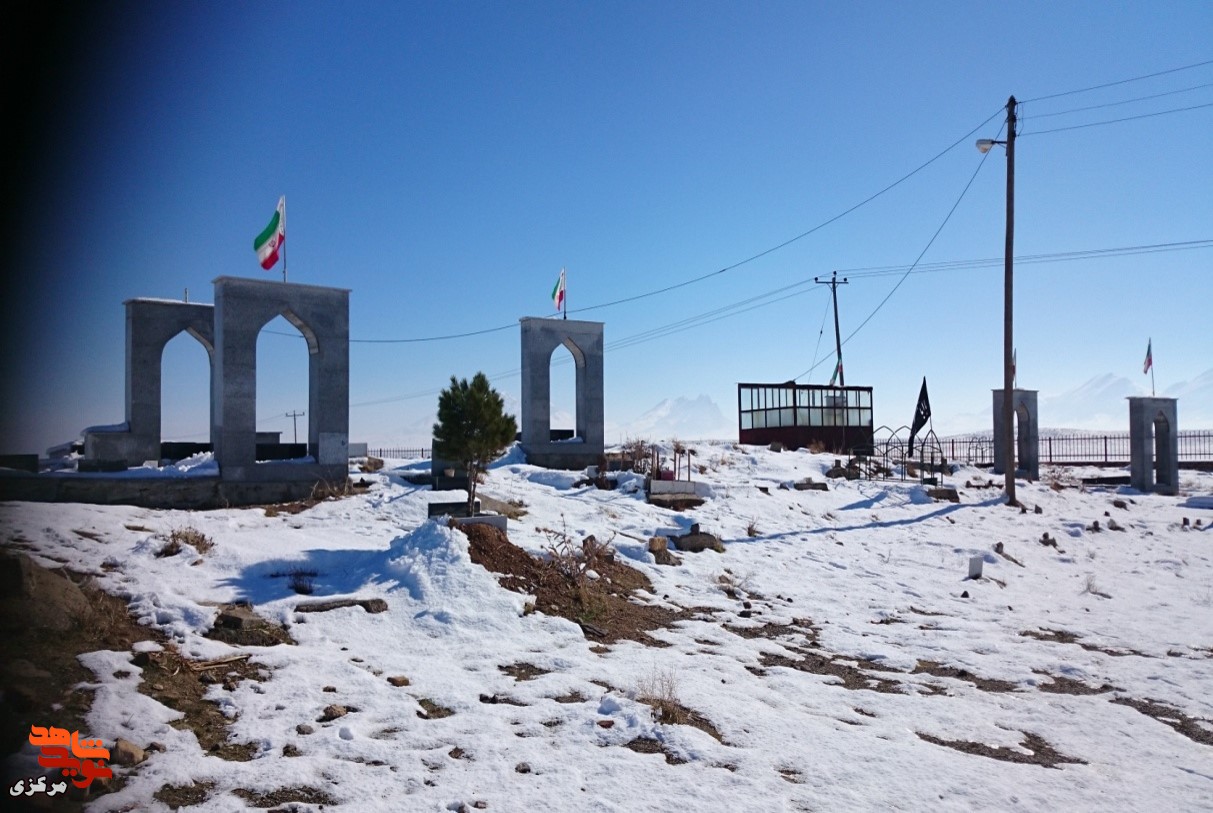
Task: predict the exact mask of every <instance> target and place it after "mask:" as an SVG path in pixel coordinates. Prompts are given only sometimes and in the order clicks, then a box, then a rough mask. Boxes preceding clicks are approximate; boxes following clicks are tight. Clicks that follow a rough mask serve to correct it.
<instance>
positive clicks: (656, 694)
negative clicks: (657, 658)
mask: <svg viewBox="0 0 1213 813" xmlns="http://www.w3.org/2000/svg"><path fill="white" fill-rule="evenodd" d="M636 700H637V701H638V702H640V703H644V704H645V705H646V706H652V708H653V717H654V719H656V720H657V722H659V723H669V724H684V723H686V722H687V712H686V709H685V708H684V707H683V705H682V703H681V702H680V701H679V699H678V676H677V674H676V673H675V672H674V671H673V670H670V669H657V668H654V669H653V671H652V672H650V673H649V675H647V676H646V677H643V678H641V679H640V680H639V681H638V682H637V684H636Z"/></svg>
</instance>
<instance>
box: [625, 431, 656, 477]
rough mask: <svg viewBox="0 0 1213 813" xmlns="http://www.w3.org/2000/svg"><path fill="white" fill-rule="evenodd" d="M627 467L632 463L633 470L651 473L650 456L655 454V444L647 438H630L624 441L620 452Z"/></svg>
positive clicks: (640, 472)
mask: <svg viewBox="0 0 1213 813" xmlns="http://www.w3.org/2000/svg"><path fill="white" fill-rule="evenodd" d="M620 454H621V456H622V458H623V460H622V461H621V463H622V465H624V466H625V467H626V466H627V465H628V464H629V463H630V464H631V468H632V471H634V472H636V473H637V474H648V473H649V468H650V467H649V458H650V457H651V456H652V454H653V446H652V444H650V443H649V442H648V441H647V440H642V439H640V438H636V439H632V438H628V439H627V440H625V441H624V442H623V447H622V449H621V452H620Z"/></svg>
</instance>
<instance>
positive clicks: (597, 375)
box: [521, 317, 606, 469]
mask: <svg viewBox="0 0 1213 813" xmlns="http://www.w3.org/2000/svg"><path fill="white" fill-rule="evenodd" d="M521 324H522V393H521V396H522V405H521V413H522V414H521V424H522V426H521V429H522V450H523V451H524V452H525V453H526V456H527V460H528V461H529V462H531V463H534V464H535V465H538V466H547V467H548V468H554V469H580V468H584V467H586V466H592V465H594V464H596V463H597V462H598V460H599V458H600V457H602V455H603V453H604V452H605V450H606V442H605V431H606V430H605V417H604V416H605V410H604V391H603V323H602V322H582V321H577V320H573V319H537V318H533V317H527V318H524V319H522V320H521ZM560 345H563V346H565V347H567V348H568V350H569V352H570V353H572V355H573V361H574V363H575V364H576V365H577V426H576V436H575V437H574V438H572V439H571V440H560V441H553V440H552V424H551V414H552V409H551V407H552V403H551V384H552V374H551V368H552V353H553V352H554V351H555V350H556V348H557V347H558V346H560Z"/></svg>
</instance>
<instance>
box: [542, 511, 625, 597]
mask: <svg viewBox="0 0 1213 813" xmlns="http://www.w3.org/2000/svg"><path fill="white" fill-rule="evenodd" d="M563 519H564V517H563V515H562V516H561V520H562V521H563ZM539 531H540V533H542V534H544V535H545V536H546V537H547V538H548V545H547V548H546V550H547V554H548V559H547V566H548V567H549V568H550V569H551V570H554V571H555V572H556V573H558V574H559V575H560V576H562V577H563V578H565V579H567V580H569V581H570V582H572V583H573V584H575V585H577V586H578V587H582V586H584V585H586V583H587V582H593V581H594V579H592V578H591V577H590V576H589V575H588V574H589V572H590V571H596V570H597V569H598V568H599V566H600V564H601V563H602V562H605V561H611V560H613V559H614V558H615V550H614V548H612V547H611V542H610V540H607V541H606V542H600V541H598V538H597V537H595V536H593V535H591V536H587V537H586V538H585V539H583V540H581V544H580V545H578V544H577V543H575V542H574V541H573V538H572V537H571V536H569V533H568V528H567V527H562V528H561V530H559V531H556V530H553V529H551V528H540V529H539ZM613 538H614V537H613V536H612V539H613Z"/></svg>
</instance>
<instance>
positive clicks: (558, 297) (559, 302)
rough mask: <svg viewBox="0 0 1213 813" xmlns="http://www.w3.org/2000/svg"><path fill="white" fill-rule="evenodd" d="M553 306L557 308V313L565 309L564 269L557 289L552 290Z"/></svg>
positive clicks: (561, 271) (557, 282)
mask: <svg viewBox="0 0 1213 813" xmlns="http://www.w3.org/2000/svg"><path fill="white" fill-rule="evenodd" d="M552 304H554V305H555V306H556V311H557V312H559V311H560V309H561V308H563V307H564V269H563V268H561V269H560V278H559V279H557V280H556V287H555V288H553V289H552Z"/></svg>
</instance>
